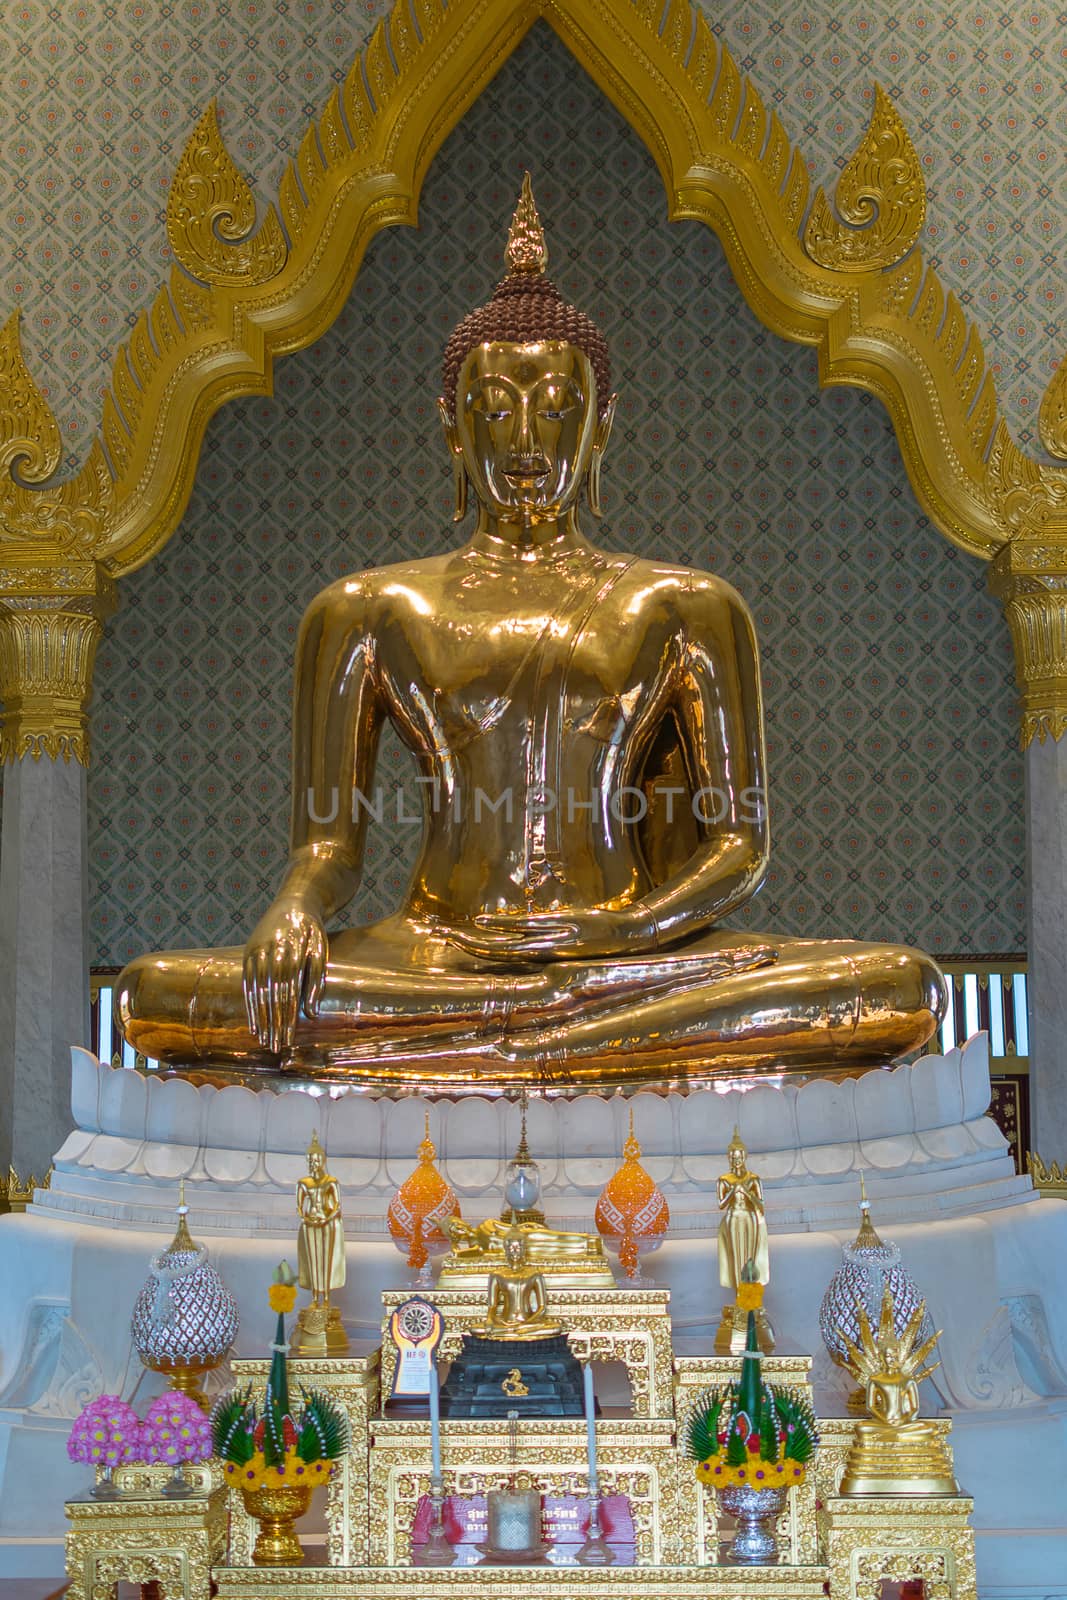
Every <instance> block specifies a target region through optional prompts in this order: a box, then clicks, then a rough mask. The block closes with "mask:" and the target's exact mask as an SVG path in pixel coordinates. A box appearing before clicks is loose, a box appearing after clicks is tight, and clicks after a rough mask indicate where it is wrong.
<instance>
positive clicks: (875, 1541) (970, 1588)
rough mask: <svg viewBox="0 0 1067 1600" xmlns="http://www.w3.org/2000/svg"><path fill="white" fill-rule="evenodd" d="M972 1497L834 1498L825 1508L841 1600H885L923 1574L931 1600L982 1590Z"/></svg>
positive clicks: (959, 1599)
mask: <svg viewBox="0 0 1067 1600" xmlns="http://www.w3.org/2000/svg"><path fill="white" fill-rule="evenodd" d="M973 1510H974V1501H973V1500H972V1499H970V1497H969V1496H967V1495H855V1496H851V1497H850V1498H848V1499H846V1498H845V1497H844V1496H841V1495H832V1496H830V1498H829V1499H827V1500H826V1501H825V1502H823V1505H822V1510H821V1511H820V1513H819V1522H820V1525H821V1526H820V1531H821V1534H822V1538H823V1541H824V1545H825V1553H826V1560H827V1564H828V1566H829V1569H830V1593H831V1595H832V1596H833V1600H880V1596H881V1594H882V1585H883V1583H896V1584H902V1583H907V1582H908V1581H909V1580H910V1581H914V1580H916V1579H921V1580H922V1582H923V1583H924V1584H925V1595H926V1600H970V1597H972V1596H974V1595H975V1594H976V1593H977V1576H976V1573H975V1563H974V1530H973V1529H972V1527H971V1525H970V1516H971V1512H972V1511H973Z"/></svg>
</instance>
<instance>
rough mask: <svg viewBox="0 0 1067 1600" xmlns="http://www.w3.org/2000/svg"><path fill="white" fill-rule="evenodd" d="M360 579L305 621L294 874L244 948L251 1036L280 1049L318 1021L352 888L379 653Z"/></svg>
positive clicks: (338, 588)
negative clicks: (330, 953) (336, 928)
mask: <svg viewBox="0 0 1067 1600" xmlns="http://www.w3.org/2000/svg"><path fill="white" fill-rule="evenodd" d="M369 613H370V605H369V601H368V597H367V595H366V593H365V591H364V587H363V584H362V582H361V580H359V579H351V580H344V581H342V582H341V583H336V584H334V585H333V586H332V587H331V588H329V589H327V590H326V591H325V592H324V593H323V594H321V595H319V596H318V597H317V599H315V600H314V601H313V602H312V604H311V606H310V607H309V608H308V611H307V613H306V615H305V617H304V620H303V623H302V624H301V627H300V636H299V639H298V642H297V652H296V676H295V683H294V689H293V765H292V773H293V795H292V823H291V828H290V850H289V864H288V866H287V868H286V872H285V877H284V879H283V880H282V884H281V887H280V889H279V890H278V893H277V894H276V895H275V897H274V901H273V903H272V904H271V906H270V908H269V909H268V910H267V912H266V913H265V914H264V916H263V917H262V918H261V919H260V921H259V923H258V924H257V926H256V928H255V930H254V932H253V933H252V936H251V938H250V939H249V941H248V944H247V945H246V946H245V960H244V993H245V1005H246V1009H247V1012H248V1022H249V1026H250V1028H251V1030H252V1032H253V1033H254V1034H255V1035H256V1037H257V1038H258V1039H259V1040H260V1041H261V1043H263V1044H266V1045H267V1047H268V1048H269V1049H271V1050H275V1051H280V1050H284V1049H287V1048H288V1047H289V1046H290V1045H291V1044H292V1041H293V1034H294V1031H295V1028H296V1020H297V1016H298V1014H299V1011H300V1008H301V1006H302V1005H303V1007H304V1008H305V1010H306V1011H308V1012H311V1013H314V1011H315V1009H316V1007H317V1005H318V1001H319V999H320V997H321V993H322V986H323V982H324V979H325V971H326V923H327V921H328V920H329V919H330V918H331V917H332V916H334V915H335V914H336V913H337V912H338V911H339V910H341V908H342V907H343V906H345V905H347V904H348V902H349V900H351V898H352V896H353V894H354V893H355V891H356V887H357V885H358V882H359V873H360V867H361V865H362V861H363V847H364V842H365V836H366V827H367V808H366V807H365V806H359V805H356V804H354V796H355V795H356V793H357V791H359V790H362V791H363V792H364V793H367V792H368V791H369V790H370V788H371V785H372V783H373V780H374V766H375V760H376V757H377V751H378V738H379V734H380V732H381V725H382V721H383V714H384V713H383V705H382V699H381V695H380V692H379V683H378V670H377V660H376V657H377V646H376V639H375V635H374V631H373V626H372V618H371V616H370V614H369Z"/></svg>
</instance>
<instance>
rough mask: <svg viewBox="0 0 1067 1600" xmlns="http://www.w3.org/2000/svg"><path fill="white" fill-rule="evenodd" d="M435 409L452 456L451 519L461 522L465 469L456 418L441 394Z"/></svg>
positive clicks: (465, 503)
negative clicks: (452, 500) (452, 504)
mask: <svg viewBox="0 0 1067 1600" xmlns="http://www.w3.org/2000/svg"><path fill="white" fill-rule="evenodd" d="M437 411H438V415H439V416H440V418H441V426H442V427H443V428H444V430H445V444H446V445H447V446H448V453H449V455H450V456H451V457H452V484H453V489H454V493H455V507H454V509H453V512H452V521H453V522H462V521H463V518H464V517H465V516H466V515H467V469H466V468H465V466H464V465H463V446H462V445H461V444H460V442H459V429H458V428H457V427H456V419H455V418H454V417H453V415H452V413H451V411H450V410H449V409H448V402H447V401H446V400H445V399H444V397H443V396H441V397H439V398H438V401H437Z"/></svg>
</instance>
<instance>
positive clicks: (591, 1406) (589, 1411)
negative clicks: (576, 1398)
mask: <svg viewBox="0 0 1067 1600" xmlns="http://www.w3.org/2000/svg"><path fill="white" fill-rule="evenodd" d="M582 1388H583V1390H584V1393H585V1439H586V1445H587V1447H588V1450H589V1485H590V1489H592V1488H593V1486H594V1485H595V1484H596V1481H597V1479H596V1401H595V1400H594V1399H593V1363H592V1362H591V1361H587V1362H586V1363H585V1365H584V1367H583V1368H582Z"/></svg>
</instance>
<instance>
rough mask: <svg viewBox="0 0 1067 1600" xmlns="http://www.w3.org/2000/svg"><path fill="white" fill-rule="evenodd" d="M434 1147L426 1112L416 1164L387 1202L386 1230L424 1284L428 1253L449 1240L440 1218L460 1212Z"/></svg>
mask: <svg viewBox="0 0 1067 1600" xmlns="http://www.w3.org/2000/svg"><path fill="white" fill-rule="evenodd" d="M436 1156H437V1147H436V1145H435V1144H434V1142H433V1140H432V1139H431V1138H430V1113H429V1112H428V1111H427V1113H426V1132H425V1136H424V1138H423V1141H422V1143H421V1144H420V1145H419V1164H418V1166H417V1167H416V1168H415V1170H414V1172H412V1173H411V1174H410V1176H408V1177H407V1178H405V1179H404V1181H403V1183H402V1184H401V1185H400V1187H399V1189H398V1190H397V1191H396V1193H395V1194H394V1196H393V1198H392V1199H391V1200H390V1202H389V1211H388V1214H387V1215H388V1222H389V1232H390V1233H391V1234H392V1237H393V1243H394V1244H395V1245H396V1247H397V1249H398V1250H399V1251H400V1252H401V1253H402V1254H403V1255H406V1256H407V1263H408V1266H409V1267H410V1268H411V1270H412V1271H413V1272H414V1273H415V1274H416V1278H415V1282H416V1284H417V1285H418V1286H419V1287H421V1288H425V1287H426V1286H427V1285H428V1284H429V1283H430V1282H431V1276H432V1275H431V1271H430V1257H431V1256H437V1255H443V1254H444V1252H445V1251H446V1250H447V1249H448V1248H449V1240H448V1239H447V1238H446V1236H445V1234H444V1233H442V1231H441V1224H442V1222H447V1220H448V1219H449V1217H458V1216H460V1214H461V1213H460V1209H459V1201H458V1200H457V1198H456V1191H455V1190H454V1189H453V1188H452V1186H451V1184H449V1183H446V1182H445V1180H444V1178H443V1177H442V1176H441V1174H440V1173H439V1172H438V1170H437V1168H436V1166H435V1165H434V1160H435V1158H436Z"/></svg>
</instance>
